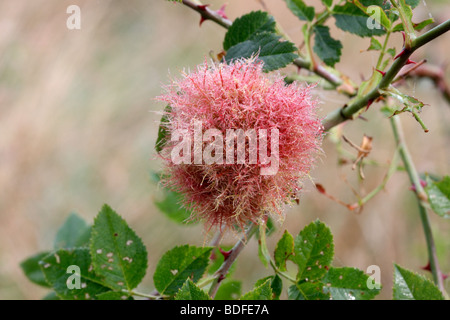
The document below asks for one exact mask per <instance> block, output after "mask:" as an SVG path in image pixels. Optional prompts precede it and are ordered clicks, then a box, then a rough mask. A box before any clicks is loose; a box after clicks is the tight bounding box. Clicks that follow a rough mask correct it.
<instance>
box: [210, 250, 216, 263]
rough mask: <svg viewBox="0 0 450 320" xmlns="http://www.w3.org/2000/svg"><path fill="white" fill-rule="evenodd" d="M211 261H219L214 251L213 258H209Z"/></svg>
mask: <svg viewBox="0 0 450 320" xmlns="http://www.w3.org/2000/svg"><path fill="white" fill-rule="evenodd" d="M209 259H210V260H211V261H215V260H216V259H217V257H216V253H215V252H214V251H213V252H212V253H211V256H209Z"/></svg>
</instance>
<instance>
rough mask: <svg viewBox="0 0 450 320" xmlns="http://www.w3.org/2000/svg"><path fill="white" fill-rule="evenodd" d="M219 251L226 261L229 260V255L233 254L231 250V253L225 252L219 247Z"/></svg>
mask: <svg viewBox="0 0 450 320" xmlns="http://www.w3.org/2000/svg"><path fill="white" fill-rule="evenodd" d="M219 251H220V253H221V254H222V255H223V258H224V259H225V260H227V259H228V257H229V255H230V254H231V250H230V251H224V250H223V249H222V248H220V247H219Z"/></svg>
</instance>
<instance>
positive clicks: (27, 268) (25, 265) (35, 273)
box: [20, 251, 50, 287]
mask: <svg viewBox="0 0 450 320" xmlns="http://www.w3.org/2000/svg"><path fill="white" fill-rule="evenodd" d="M49 253H50V252H47V251H45V252H40V253H37V254H35V255H33V256H31V257H29V258H28V259H26V260H24V261H22V262H21V263H20V267H21V268H22V271H23V273H25V275H26V276H27V278H28V280H30V281H31V282H33V283H35V284H38V285H40V286H43V287H50V285H49V284H48V283H47V281H46V280H45V276H44V273H43V272H42V270H41V267H40V265H39V261H41V260H42V258H44V257H46V256H48V255H49Z"/></svg>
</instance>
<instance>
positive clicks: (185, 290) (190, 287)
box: [175, 279, 211, 300]
mask: <svg viewBox="0 0 450 320" xmlns="http://www.w3.org/2000/svg"><path fill="white" fill-rule="evenodd" d="M175 300H211V298H210V297H209V296H208V294H207V293H206V292H205V291H203V290H202V289H200V288H199V287H197V286H196V285H195V283H193V282H192V281H191V280H190V279H187V280H186V282H185V283H184V284H183V286H182V287H181V288H180V290H178V293H177V295H176V296H175Z"/></svg>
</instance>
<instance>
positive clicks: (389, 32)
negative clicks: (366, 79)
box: [376, 31, 391, 70]
mask: <svg viewBox="0 0 450 320" xmlns="http://www.w3.org/2000/svg"><path fill="white" fill-rule="evenodd" d="M390 35H391V31H387V33H386V37H385V38H384V43H383V47H382V48H381V52H380V56H379V57H378V61H377V67H376V68H377V69H378V70H380V67H381V63H383V58H384V55H385V54H386V46H387V43H388V40H389V37H390Z"/></svg>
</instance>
